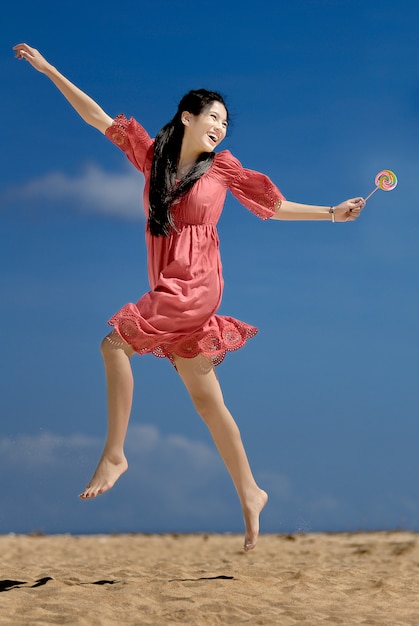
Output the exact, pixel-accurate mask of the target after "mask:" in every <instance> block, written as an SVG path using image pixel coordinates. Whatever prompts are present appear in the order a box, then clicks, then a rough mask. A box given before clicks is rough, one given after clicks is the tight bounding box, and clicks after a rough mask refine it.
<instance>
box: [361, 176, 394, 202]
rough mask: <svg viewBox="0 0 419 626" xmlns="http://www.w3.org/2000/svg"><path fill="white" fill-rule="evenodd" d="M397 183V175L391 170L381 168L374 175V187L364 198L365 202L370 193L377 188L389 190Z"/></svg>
mask: <svg viewBox="0 0 419 626" xmlns="http://www.w3.org/2000/svg"><path fill="white" fill-rule="evenodd" d="M396 185H397V176H396V174H395V173H394V172H392V171H391V170H382V171H381V172H378V174H377V176H376V177H375V189H374V190H373V191H371V193H370V194H369V195H368V196H367V197H366V198H365V202H366V201H367V200H368V199H369V198H371V196H372V194H373V193H375V192H376V191H377V189H382V190H383V191H391V190H392V189H394V187H395V186H396Z"/></svg>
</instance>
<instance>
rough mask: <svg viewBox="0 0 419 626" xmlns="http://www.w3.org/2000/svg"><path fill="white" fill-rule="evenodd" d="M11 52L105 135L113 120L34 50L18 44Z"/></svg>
mask: <svg viewBox="0 0 419 626" xmlns="http://www.w3.org/2000/svg"><path fill="white" fill-rule="evenodd" d="M13 50H15V53H16V58H18V59H25V60H26V61H29V63H30V64H31V65H32V66H33V67H34V68H35V69H36V70H38V72H41V73H42V74H45V75H46V76H48V78H50V79H51V80H52V82H53V83H54V85H55V86H56V87H57V88H58V89H59V90H60V91H61V93H62V94H63V96H64V97H65V98H66V99H67V100H68V102H69V103H70V104H71V106H72V107H73V108H74V109H75V110H76V111H77V113H78V114H79V115H80V117H82V118H83V119H84V121H85V122H87V124H90V125H91V126H94V127H95V128H97V129H98V130H100V132H101V133H105V130H106V129H107V128H109V126H110V125H111V124H112V122H113V120H112V118H111V117H110V116H109V115H107V113H105V111H104V110H103V109H102V108H101V107H100V106H99V105H98V104H97V103H96V102H95V101H94V100H92V98H90V96H88V95H87V94H85V93H84V92H83V91H81V89H79V88H78V87H76V85H74V84H73V83H72V82H70V81H69V80H68V79H67V78H65V76H63V75H62V74H60V72H59V71H58V70H57V69H56V68H55V67H54V66H53V65H51V64H50V63H48V61H47V60H46V59H45V58H44V57H43V56H42V54H40V53H39V52H38V50H36V49H35V48H31V47H30V46H28V45H27V44H26V43H20V44H18V45H17V46H14V47H13Z"/></svg>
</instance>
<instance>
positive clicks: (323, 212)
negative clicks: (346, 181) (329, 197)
mask: <svg viewBox="0 0 419 626" xmlns="http://www.w3.org/2000/svg"><path fill="white" fill-rule="evenodd" d="M364 206H365V200H364V199H363V198H351V199H350V200H345V202H341V203H340V204H336V205H334V206H333V207H330V206H314V205H311V204H298V203H297V202H289V201H288V200H282V201H279V202H278V203H277V206H276V209H275V213H274V215H273V216H272V218H271V219H273V220H326V221H329V222H330V221H332V222H333V221H334V222H352V221H353V220H356V219H357V217H359V216H360V214H361V211H362V209H363V208H364Z"/></svg>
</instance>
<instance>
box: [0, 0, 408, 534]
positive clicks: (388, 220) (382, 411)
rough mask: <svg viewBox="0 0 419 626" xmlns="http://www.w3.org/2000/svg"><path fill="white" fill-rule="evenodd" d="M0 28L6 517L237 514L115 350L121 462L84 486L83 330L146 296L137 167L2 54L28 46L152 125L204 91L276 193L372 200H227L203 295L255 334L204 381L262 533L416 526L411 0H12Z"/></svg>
mask: <svg viewBox="0 0 419 626" xmlns="http://www.w3.org/2000/svg"><path fill="white" fill-rule="evenodd" d="M2 18H3V19H2V22H1V25H0V49H1V54H0V73H1V79H2V97H1V99H0V111H1V114H2V119H3V126H2V143H1V146H2V149H1V150H0V166H1V167H0V216H1V222H0V261H1V275H0V289H1V299H0V315H1V321H2V328H3V337H2V342H1V345H2V354H3V358H2V376H1V379H0V393H1V398H2V403H1V407H2V408H1V412H2V420H1V426H0V485H1V493H2V507H1V509H0V532H28V531H31V530H43V531H45V532H111V531H121V532H122V531H138V532H142V531H148V532H163V531H178V532H182V531H185V532H186V531H199V530H204V531H238V532H240V531H241V529H242V520H241V513H240V507H239V504H238V501H237V499H236V495H235V492H234V488H233V486H232V485H231V484H230V481H229V478H228V476H227V474H226V471H225V469H224V467H223V466H222V464H221V462H220V461H219V459H218V457H217V454H216V452H215V451H214V448H213V446H212V442H211V440H210V438H209V436H208V434H207V432H206V429H205V427H204V425H203V424H202V423H201V421H200V420H199V418H198V417H197V416H196V415H195V414H194V411H193V409H192V407H191V403H190V401H189V399H188V397H187V394H186V392H185V390H184V389H183V387H182V385H181V383H180V381H179V380H178V378H177V376H176V373H175V372H174V370H173V368H172V367H171V365H170V364H169V363H167V362H166V361H163V360H159V359H156V358H154V357H151V356H150V357H141V358H140V357H137V358H135V359H134V361H133V368H134V374H135V377H136V388H135V398H134V410H133V416H132V423H131V428H130V432H129V436H128V443H127V453H128V456H129V461H130V470H129V472H128V473H127V474H126V475H125V476H124V477H123V478H122V479H121V480H120V481H119V483H118V484H117V486H116V487H115V488H114V489H113V490H112V491H111V492H110V493H109V494H107V495H105V496H103V497H101V498H97V499H96V500H95V501H90V502H81V501H79V500H78V499H77V494H78V493H79V492H80V491H81V490H82V488H83V487H84V485H85V483H86V482H87V480H88V479H89V477H90V475H91V473H92V471H93V469H94V466H95V464H96V461H97V457H98V455H99V453H100V450H101V447H102V443H103V437H104V434H105V423H106V406H105V387H104V376H103V367H102V363H101V357H100V354H99V349H98V347H99V343H100V340H101V338H102V337H103V335H104V334H105V333H107V332H108V327H107V325H106V320H107V319H108V318H109V317H110V316H111V315H112V314H113V313H114V312H115V311H117V310H118V309H119V308H120V307H121V306H122V305H123V304H125V303H126V302H128V301H136V300H137V299H138V298H139V297H140V295H141V294H142V293H143V292H144V291H146V290H147V289H148V285H147V277H146V269H145V250H144V244H143V229H144V221H143V218H142V212H141V206H140V197H141V186H142V181H141V176H140V175H139V174H138V173H137V172H136V171H135V170H134V169H133V168H132V167H131V166H130V165H129V164H128V162H127V161H126V159H125V157H124V155H123V154H121V153H120V152H119V151H118V149H117V148H115V147H114V146H113V145H112V144H111V143H110V142H108V141H107V140H106V139H105V138H103V137H102V136H101V135H100V134H99V133H98V132H97V131H95V130H94V129H92V128H90V127H88V126H87V125H85V124H84V122H82V121H81V120H80V119H79V118H78V117H77V115H76V114H75V113H74V112H73V111H72V110H71V109H70V107H69V105H68V104H67V103H66V102H65V101H64V100H63V98H62V96H61V95H60V94H59V93H58V92H57V91H56V89H55V88H54V87H53V85H52V84H51V83H50V82H49V81H48V79H46V78H45V77H44V76H42V75H40V74H39V73H37V72H35V71H34V70H33V69H32V68H31V67H30V66H29V65H28V64H26V63H23V62H18V61H17V60H15V59H14V57H13V53H12V50H11V48H12V46H13V45H14V44H15V43H19V42H21V41H26V42H27V43H29V44H30V45H33V46H35V47H37V48H39V50H40V51H41V52H42V53H43V54H45V56H46V57H47V58H48V59H49V60H50V61H51V62H52V63H53V64H55V65H56V66H57V67H58V68H59V69H60V70H61V71H62V72H63V73H64V74H65V75H67V76H68V77H69V78H70V79H71V80H73V81H74V82H75V83H76V84H77V85H78V86H79V87H81V88H82V89H84V90H85V91H87V92H88V93H89V94H90V95H91V96H92V97H93V98H95V99H96V100H97V101H98V102H99V103H100V104H101V106H102V107H103V108H104V109H105V110H106V112H107V113H108V114H109V115H112V116H113V115H116V114H117V113H119V112H124V113H126V114H127V115H133V116H134V117H136V118H137V119H138V120H139V121H141V122H142V123H143V125H144V126H145V127H146V128H147V129H148V130H149V132H150V134H152V135H153V134H155V133H156V132H157V131H158V130H159V128H160V127H161V126H162V125H163V124H164V123H165V122H166V121H168V119H170V118H171V117H172V115H173V112H174V110H175V107H176V104H177V102H178V100H179V99H180V97H181V96H182V95H183V93H184V92H185V91H187V90H189V89H191V88H199V87H207V88H209V89H216V90H219V91H221V92H222V93H223V94H224V95H225V96H226V99H227V102H228V103H229V108H230V111H231V115H232V118H233V124H232V127H231V130H230V132H229V137H228V138H227V139H226V141H225V144H224V146H223V147H225V148H228V149H230V150H231V151H232V152H233V153H234V154H235V155H236V156H237V157H238V158H239V159H240V160H241V161H242V163H243V164H244V165H245V166H246V167H250V168H252V169H256V170H260V171H263V172H264V173H266V174H268V175H269V176H270V177H271V178H272V179H273V180H274V182H275V183H276V184H277V185H278V186H279V188H280V189H281V190H282V192H283V193H284V194H285V196H286V197H287V198H288V199H290V200H295V201H300V202H307V203H313V204H317V203H318V204H326V205H329V204H336V203H338V202H339V201H341V200H344V199H345V198H347V197H352V196H357V195H364V196H366V195H367V194H368V193H369V192H370V191H371V190H372V189H373V187H374V177H375V174H376V173H377V172H378V171H379V170H381V169H384V168H387V169H392V170H394V171H395V172H396V173H397V175H398V178H399V185H398V187H397V188H396V189H395V190H394V191H392V192H391V193H384V192H381V191H379V192H377V193H376V194H375V195H374V196H373V198H372V199H371V201H369V202H368V205H367V208H366V209H365V211H364V213H363V215H362V217H361V219H360V220H358V221H357V222H356V223H352V224H335V225H333V224H331V223H301V222H300V223H297V222H296V223H286V222H261V221H259V220H258V219H257V218H255V217H254V216H252V215H251V214H249V213H248V212H247V211H246V209H244V208H243V207H241V206H240V205H239V204H238V203H237V202H236V200H234V199H233V198H232V197H229V198H228V200H227V203H226V206H225V210H224V213H223V216H222V218H221V221H220V224H219V233H220V238H221V250H222V258H223V265H224V277H225V282H226V288H225V294H224V299H223V303H222V307H221V313H223V314H227V315H232V316H235V317H238V318H240V319H242V320H245V321H247V322H249V323H251V324H254V325H256V326H258V327H259V328H260V332H259V334H258V336H257V337H256V338H255V339H253V340H252V341H251V342H249V344H248V346H247V347H246V348H245V349H243V350H241V351H239V352H238V353H236V354H234V353H233V354H230V355H228V356H227V358H226V360H225V362H224V363H223V364H222V365H221V366H220V367H219V368H218V375H219V377H220V380H221V384H222V387H223V390H224V394H225V397H226V401H227V404H228V405H229V407H230V409H231V410H232V412H233V414H234V416H235V417H236V419H237V421H238V423H239V426H240V428H241V431H242V435H243V438H244V440H245V443H246V447H247V450H248V453H249V457H250V460H251V463H252V466H253V469H254V473H255V475H256V477H257V479H258V480H259V482H260V484H261V486H264V487H265V488H266V489H267V490H268V491H269V492H270V503H269V506H268V507H267V509H266V511H265V512H264V516H263V519H262V531H265V532H295V531H320V530H325V531H327V530H357V529H360V528H362V529H372V528H383V529H384V528H394V527H398V526H401V527H406V528H411V529H415V530H419V497H418V489H417V475H418V461H417V450H416V448H417V443H418V441H419V425H418V420H417V413H418V404H419V385H418V383H417V371H418V356H417V354H418V343H419V341H418V340H419V331H418V323H417V320H418V319H419V296H418V269H419V252H418V244H417V242H418V235H419V212H418V210H417V179H418V166H419V157H418V150H417V137H418V131H419V63H418V61H419V50H418V43H417V24H418V22H419V5H418V4H417V2H416V1H414V0H412V1H409V0H401V1H400V2H398V3H397V5H396V4H395V3H394V2H389V1H388V0H383V1H382V2H380V3H377V2H373V1H371V0H363V1H360V0H348V1H347V0H341V1H339V0H296V1H295V2H288V1H286V2H285V1H282V0H275V2H274V1H272V2H267V1H263V0H262V1H261V2H259V3H257V4H254V3H242V2H238V1H235V0H234V1H230V2H229V1H228V0H226V2H223V3H195V2H191V1H190V0H175V1H173V2H169V1H167V0H147V1H140V2H129V1H128V2H125V3H124V5H123V7H121V8H118V10H115V5H114V3H111V2H107V1H106V0H101V2H97V1H96V0H93V1H92V2H89V3H87V4H86V3H82V2H74V1H73V2H67V1H63V2H60V3H59V4H58V5H57V3H55V2H54V3H53V2H50V1H49V0H48V1H46V2H43V3H42V4H41V5H35V4H33V3H29V2H27V1H26V0H24V1H23V2H21V3H19V4H11V3H9V5H7V6H6V7H5V8H3V10H2Z"/></svg>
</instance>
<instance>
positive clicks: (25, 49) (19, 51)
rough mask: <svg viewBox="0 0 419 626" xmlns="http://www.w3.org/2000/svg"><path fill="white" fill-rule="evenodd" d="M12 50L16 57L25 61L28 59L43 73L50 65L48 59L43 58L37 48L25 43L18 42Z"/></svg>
mask: <svg viewBox="0 0 419 626" xmlns="http://www.w3.org/2000/svg"><path fill="white" fill-rule="evenodd" d="M13 50H14V51H15V56H16V58H17V59H25V60H26V61H29V63H30V64H31V65H32V66H33V67H34V68H35V69H36V70H38V72H41V73H42V74H45V72H46V71H47V69H48V68H50V67H51V65H50V64H49V63H48V61H47V60H46V59H44V57H43V56H42V54H40V52H38V50H36V49H35V48H31V47H30V46H28V44H26V43H19V44H17V46H13Z"/></svg>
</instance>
